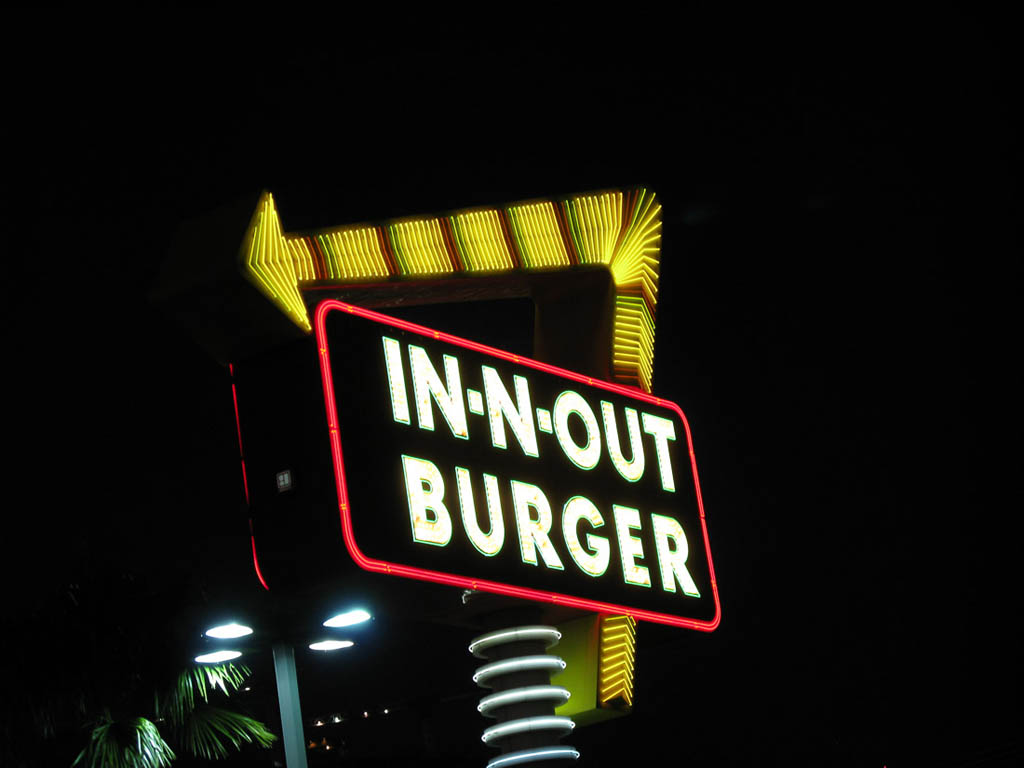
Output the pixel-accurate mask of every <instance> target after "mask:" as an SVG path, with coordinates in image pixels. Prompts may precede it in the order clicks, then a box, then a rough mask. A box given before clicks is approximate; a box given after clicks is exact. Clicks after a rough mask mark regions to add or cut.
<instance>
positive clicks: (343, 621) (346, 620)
mask: <svg viewBox="0 0 1024 768" xmlns="http://www.w3.org/2000/svg"><path fill="white" fill-rule="evenodd" d="M369 619H370V614H369V613H368V612H367V611H364V610H363V609H362V608H356V609H355V610H354V611H346V612H345V613H339V614H338V615H336V616H331V618H329V619H328V620H327V621H325V622H324V626H325V627H351V626H352V625H353V624H362V623H363V622H364V621H369Z"/></svg>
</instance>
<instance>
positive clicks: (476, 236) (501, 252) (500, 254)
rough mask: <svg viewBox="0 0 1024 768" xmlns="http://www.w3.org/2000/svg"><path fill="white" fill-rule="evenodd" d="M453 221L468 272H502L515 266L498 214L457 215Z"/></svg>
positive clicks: (472, 213)
mask: <svg viewBox="0 0 1024 768" xmlns="http://www.w3.org/2000/svg"><path fill="white" fill-rule="evenodd" d="M451 222H452V230H453V231H454V233H455V240H456V244H457V247H458V249H459V254H460V255H461V256H462V260H463V263H464V264H465V265H466V271H467V272H499V271H503V270H509V269H514V268H515V267H516V261H515V257H514V256H513V255H512V252H511V251H510V250H509V247H508V244H507V243H506V241H505V234H504V232H503V231H502V228H501V216H500V214H499V213H498V212H497V211H493V210H491V211H470V212H468V213H457V214H455V215H454V216H452V217H451Z"/></svg>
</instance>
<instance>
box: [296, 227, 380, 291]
mask: <svg viewBox="0 0 1024 768" xmlns="http://www.w3.org/2000/svg"><path fill="white" fill-rule="evenodd" d="M311 239H314V238H311ZM315 241H316V245H317V246H318V247H319V250H320V252H321V253H322V254H323V255H324V263H325V266H326V268H327V269H326V274H325V275H324V277H325V278H326V279H329V280H344V281H352V282H359V281H362V280H369V279H373V278H384V277H387V276H388V275H389V274H390V270H389V269H388V262H387V259H386V258H385V257H384V251H383V250H382V249H381V244H380V237H379V236H378V233H377V228H376V227H357V228H354V229H336V230H333V231H330V232H322V233H320V234H318V235H316V236H315Z"/></svg>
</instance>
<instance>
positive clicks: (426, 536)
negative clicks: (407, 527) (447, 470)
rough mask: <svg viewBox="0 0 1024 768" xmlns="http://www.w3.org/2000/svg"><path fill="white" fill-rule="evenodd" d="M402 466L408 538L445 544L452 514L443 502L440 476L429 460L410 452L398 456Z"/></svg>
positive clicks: (448, 539)
mask: <svg viewBox="0 0 1024 768" xmlns="http://www.w3.org/2000/svg"><path fill="white" fill-rule="evenodd" d="M402 469H403V470H404V471H405V491H406V494H407V495H408V497H409V521H410V522H411V523H412V540H413V541H415V542H418V543H420V544H433V545H434V546H436V547H443V546H446V545H447V544H448V542H449V541H451V540H452V517H451V515H449V514H448V508H447V507H445V505H444V479H443V478H442V477H441V472H440V470H438V468H437V467H436V466H435V465H434V464H433V463H432V462H429V461H425V460H423V459H417V458H415V457H413V456H402ZM428 512H432V513H433V515H429V514H428Z"/></svg>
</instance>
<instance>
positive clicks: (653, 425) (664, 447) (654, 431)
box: [644, 413, 676, 491]
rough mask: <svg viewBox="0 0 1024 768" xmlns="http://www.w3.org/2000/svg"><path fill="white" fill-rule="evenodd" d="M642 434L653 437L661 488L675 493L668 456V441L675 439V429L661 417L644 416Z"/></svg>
mask: <svg viewBox="0 0 1024 768" xmlns="http://www.w3.org/2000/svg"><path fill="white" fill-rule="evenodd" d="M644 432H646V433H647V434H649V435H652V436H653V437H654V448H655V450H656V451H657V452H658V471H659V472H661V487H662V488H664V489H665V490H666V491H675V489H676V481H675V478H674V477H673V476H672V459H671V457H669V455H668V441H669V440H675V439H676V427H675V424H673V423H672V422H671V421H669V420H668V419H663V418H661V416H652V415H651V414H649V413H645V414H644Z"/></svg>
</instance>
